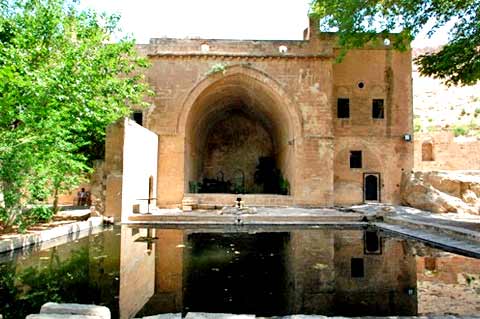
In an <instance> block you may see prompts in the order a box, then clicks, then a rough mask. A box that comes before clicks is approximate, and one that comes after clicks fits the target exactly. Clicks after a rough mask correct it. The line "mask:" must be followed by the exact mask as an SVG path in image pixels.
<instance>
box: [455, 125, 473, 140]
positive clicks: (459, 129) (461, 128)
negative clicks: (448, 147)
mask: <svg viewBox="0 0 480 319" xmlns="http://www.w3.org/2000/svg"><path fill="white" fill-rule="evenodd" d="M469 131H470V130H469V128H468V127H467V126H465V125H457V126H455V127H454V128H453V134H454V135H455V137H458V136H466V135H468V133H469Z"/></svg>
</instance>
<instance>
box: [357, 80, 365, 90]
mask: <svg viewBox="0 0 480 319" xmlns="http://www.w3.org/2000/svg"><path fill="white" fill-rule="evenodd" d="M364 87H365V83H363V82H362V81H361V82H358V88H359V89H363V88H364Z"/></svg>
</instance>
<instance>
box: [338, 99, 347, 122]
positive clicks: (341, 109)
mask: <svg viewBox="0 0 480 319" xmlns="http://www.w3.org/2000/svg"><path fill="white" fill-rule="evenodd" d="M337 118H339V119H348V118H350V100H349V99H345V98H340V99H338V100H337Z"/></svg>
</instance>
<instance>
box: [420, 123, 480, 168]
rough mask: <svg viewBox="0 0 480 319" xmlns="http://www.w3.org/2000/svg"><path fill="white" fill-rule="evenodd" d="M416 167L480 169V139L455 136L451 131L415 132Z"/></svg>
mask: <svg viewBox="0 0 480 319" xmlns="http://www.w3.org/2000/svg"><path fill="white" fill-rule="evenodd" d="M414 154H415V169H418V170H427V171H431V170H475V169H480V156H478V154H480V141H479V140H478V139H472V138H470V139H465V138H458V139H457V138H455V137H454V134H453V132H451V131H439V132H428V133H415V152H414Z"/></svg>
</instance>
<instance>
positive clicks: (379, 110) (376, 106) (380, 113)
mask: <svg viewBox="0 0 480 319" xmlns="http://www.w3.org/2000/svg"><path fill="white" fill-rule="evenodd" d="M372 118H374V119H383V118H385V108H384V103H383V99H374V100H373V101H372Z"/></svg>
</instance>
